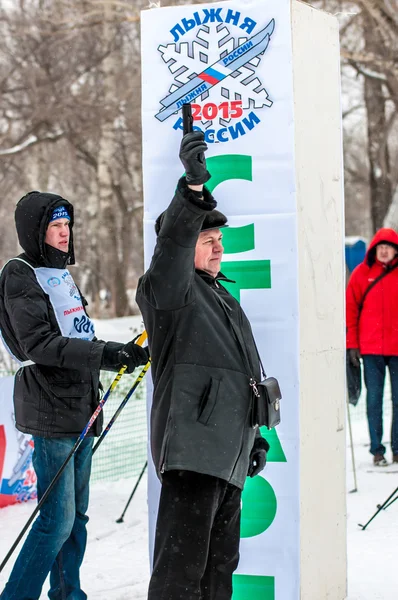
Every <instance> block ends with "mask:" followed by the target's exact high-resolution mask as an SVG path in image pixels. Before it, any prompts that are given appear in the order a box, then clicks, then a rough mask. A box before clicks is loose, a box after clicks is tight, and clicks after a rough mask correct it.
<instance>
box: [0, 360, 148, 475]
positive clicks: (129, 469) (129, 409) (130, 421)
mask: <svg viewBox="0 0 398 600" xmlns="http://www.w3.org/2000/svg"><path fill="white" fill-rule="evenodd" d="M141 369H142V367H141V368H139V369H136V370H135V372H134V373H132V374H131V375H123V377H122V378H121V380H120V381H119V383H118V385H117V386H116V389H115V390H114V392H113V393H112V394H111V395H110V396H109V398H108V400H107V402H106V403H105V406H104V409H103V411H104V427H105V426H106V425H107V424H108V422H109V421H110V419H111V418H112V417H113V415H114V413H115V412H116V410H117V408H118V407H119V405H120V403H121V402H122V400H123V399H124V397H125V396H126V394H127V392H128V391H129V390H130V388H131V387H132V385H133V384H134V382H135V379H136V377H137V376H138V375H139V373H140V371H141ZM10 375H14V372H13V371H10V370H5V369H1V370H0V377H7V376H10ZM115 375H116V373H110V372H107V371H102V372H101V382H102V385H103V387H104V390H105V391H106V390H107V389H108V388H109V386H110V384H111V383H112V381H113V379H114V377H115ZM148 376H149V375H148V374H147V375H146V376H145V378H144V379H143V381H141V383H140V385H139V386H138V388H137V389H136V390H135V392H134V394H133V395H132V396H131V398H130V399H129V401H128V402H127V404H126V406H125V407H124V409H123V410H122V412H121V413H120V415H119V417H118V418H117V420H116V422H115V423H114V424H113V426H112V428H111V429H110V430H109V432H108V433H107V435H106V436H105V438H104V440H103V441H102V443H101V445H100V446H99V448H98V450H97V451H96V453H95V454H94V458H93V468H92V475H91V481H101V480H102V481H116V480H118V479H122V478H125V477H135V476H136V475H138V474H139V473H140V471H141V469H142V467H143V466H144V463H145V461H146V458H147V418H146V381H145V379H146V377H148Z"/></svg>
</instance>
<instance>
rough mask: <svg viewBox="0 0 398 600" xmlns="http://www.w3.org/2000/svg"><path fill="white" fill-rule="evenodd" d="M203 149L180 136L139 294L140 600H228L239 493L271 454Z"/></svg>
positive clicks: (252, 351)
mask: <svg viewBox="0 0 398 600" xmlns="http://www.w3.org/2000/svg"><path fill="white" fill-rule="evenodd" d="M206 149H207V146H206V144H205V143H204V140H203V134H202V133H201V132H193V133H189V134H186V135H185V136H184V138H183V141H182V144H181V150H180V158H181V161H182V163H183V165H184V168H185V172H186V176H185V177H182V179H180V181H179V182H178V186H177V190H176V193H175V196H174V198H173V200H172V202H171V204H170V206H169V207H168V208H167V210H166V211H165V212H164V213H162V214H161V215H160V216H159V218H158V219H157V221H156V227H155V229H156V233H157V236H158V237H157V243H156V248H155V251H154V254H153V258H152V262H151V265H150V267H149V269H148V270H147V272H146V273H145V274H144V276H143V277H142V278H141V279H140V281H139V284H138V288H137V296H136V300H137V303H138V305H139V307H140V309H141V313H142V315H143V318H144V323H145V327H146V330H147V333H148V343H149V348H150V353H151V361H152V378H153V384H154V390H153V404H152V411H151V422H150V427H151V449H152V457H153V461H154V465H155V468H156V470H157V474H158V476H159V478H160V479H161V483H162V488H161V496H160V504H159V511H158V519H157V526H156V539H155V550H154V564H153V572H152V577H151V580H150V584H149V593H148V599H149V600H159V599H160V598H162V600H178V599H181V600H194V599H199V598H200V599H201V600H216V599H217V600H227V599H228V600H229V599H230V598H231V595H232V574H233V572H234V570H235V569H236V567H237V564H238V560H239V540H240V511H241V491H242V488H243V486H244V483H245V480H246V477H247V475H250V476H252V477H254V476H255V475H256V474H258V473H259V472H260V471H261V470H262V469H263V468H264V466H265V462H266V453H267V451H268V448H269V445H268V443H267V442H266V440H265V439H264V438H262V436H261V434H260V431H259V428H258V426H257V425H256V423H255V422H253V418H254V417H253V389H252V387H251V384H252V386H255V382H258V381H259V380H260V366H259V356H258V353H257V349H256V346H255V342H254V339H253V334H252V330H251V327H250V323H249V321H248V319H247V317H246V315H245V313H244V312H243V310H242V308H241V307H240V305H239V303H238V302H237V301H236V300H235V299H234V298H233V296H232V295H231V294H230V293H229V292H228V291H227V290H226V289H225V287H224V286H223V282H224V281H227V280H226V278H225V277H224V276H223V275H222V273H220V263H221V259H222V254H223V246H222V230H223V228H224V227H226V226H227V218H226V217H225V216H224V215H223V214H222V213H220V212H219V211H217V210H216V202H215V200H214V198H213V197H212V195H211V194H210V193H209V191H208V190H207V189H206V188H205V187H203V184H204V183H205V182H206V181H207V180H208V179H209V177H210V174H209V173H208V171H207V170H206V162H205V158H204V151H205V150H206ZM231 321H232V322H233V325H231ZM234 330H235V331H234Z"/></svg>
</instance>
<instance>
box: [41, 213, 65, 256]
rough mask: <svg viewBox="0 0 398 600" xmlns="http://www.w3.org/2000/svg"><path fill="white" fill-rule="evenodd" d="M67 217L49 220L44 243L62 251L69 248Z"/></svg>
mask: <svg viewBox="0 0 398 600" xmlns="http://www.w3.org/2000/svg"><path fill="white" fill-rule="evenodd" d="M69 222H70V221H69V219H57V220H56V221H51V223H49V225H48V227H47V231H46V238H45V240H44V241H45V243H46V244H48V245H49V246H52V247H53V248H56V249H57V250H62V252H68V248H69V237H70V229H69Z"/></svg>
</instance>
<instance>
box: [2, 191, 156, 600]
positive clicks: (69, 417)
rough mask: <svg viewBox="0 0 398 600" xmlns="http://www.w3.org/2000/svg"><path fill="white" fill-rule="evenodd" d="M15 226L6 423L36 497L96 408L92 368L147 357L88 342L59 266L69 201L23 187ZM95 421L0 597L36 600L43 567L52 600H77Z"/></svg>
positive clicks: (83, 317) (6, 319)
mask: <svg viewBox="0 0 398 600" xmlns="http://www.w3.org/2000/svg"><path fill="white" fill-rule="evenodd" d="M15 223H16V229H17V233H18V238H19V243H20V245H21V246H22V248H23V250H24V253H22V254H20V255H19V256H18V257H17V258H14V259H11V260H10V261H9V262H8V263H6V265H5V266H4V268H3V270H2V272H1V276H0V328H1V334H2V339H3V341H4V343H5V345H6V347H7V350H8V351H9V352H10V353H11V354H12V356H13V357H14V358H15V359H16V360H17V361H18V362H19V363H20V364H21V368H20V369H19V371H18V373H17V375H16V377H15V386H14V407H15V418H16V426H17V428H18V429H19V430H20V431H23V432H25V433H29V434H32V435H33V440H34V454H33V465H34V468H35V471H36V475H37V492H38V497H39V499H40V497H41V496H42V495H43V493H44V492H45V490H46V489H47V487H48V486H49V484H50V482H51V481H52V479H53V478H54V476H55V474H56V473H57V471H58V470H59V468H60V466H61V465H62V464H63V462H64V461H65V459H66V458H67V457H68V455H69V454H70V451H71V449H72V448H73V446H74V444H75V442H76V440H77V438H78V437H79V435H80V434H81V432H82V430H83V429H84V427H85V425H86V424H87V422H88V421H89V419H90V417H91V415H92V414H93V413H94V411H95V409H96V408H97V406H98V401H99V374H100V369H101V368H103V369H107V370H111V371H118V370H119V369H120V368H121V367H122V365H126V366H127V371H128V372H129V373H130V372H132V371H133V370H134V369H135V367H136V366H138V365H141V364H145V363H146V362H147V361H148V353H147V351H146V350H145V349H143V348H141V347H140V346H137V345H136V344H134V343H133V342H129V343H128V344H120V343H117V342H107V343H105V342H101V341H98V340H96V339H95V337H94V326H93V323H92V322H91V320H90V318H89V316H88V315H87V313H86V309H85V305H86V304H87V303H86V302H85V300H84V298H83V297H82V296H81V294H80V291H79V289H78V288H77V286H76V284H75V283H74V281H73V278H72V276H71V274H70V273H69V271H68V269H67V265H69V264H74V250H73V236H72V227H73V206H72V205H71V204H70V203H69V202H68V201H67V200H65V199H64V198H62V197H61V196H58V195H55V194H48V193H41V192H30V193H29V194H27V195H26V196H24V197H23V198H21V200H20V201H19V202H18V204H17V207H16V210H15ZM101 426H102V415H100V417H98V418H97V420H96V421H95V423H94V425H93V428H92V430H89V432H88V434H87V436H86V437H85V438H84V440H83V442H82V443H81V444H80V446H79V448H78V450H77V451H76V453H75V454H74V455H73V458H72V459H71V460H70V461H69V463H68V466H67V467H66V469H65V470H64V472H63V474H62V475H61V477H60V478H59V480H58V482H57V484H56V485H55V487H54V488H53V490H52V491H51V493H50V495H49V497H48V499H47V500H46V502H45V503H44V504H43V506H42V508H41V511H40V514H39V516H38V518H37V519H36V521H35V522H34V523H33V526H32V529H31V531H30V533H29V535H28V537H27V539H26V541H25V543H24V545H23V547H22V550H21V552H20V554H19V556H18V558H17V560H16V562H15V565H14V568H13V570H12V572H11V575H10V577H9V580H8V583H7V584H6V586H5V588H4V590H3V593H2V594H1V600H36V599H38V598H39V597H40V594H41V590H42V586H43V583H44V581H45V579H46V577H47V575H48V573H50V588H51V589H50V591H49V597H50V598H51V599H52V600H84V599H85V598H87V596H86V594H85V593H84V592H83V591H82V589H81V586H80V578H79V569H80V565H81V563H82V560H83V556H84V551H85V546H86V537H87V535H86V523H87V521H88V517H87V516H86V511H87V506H88V494H89V478H90V470H91V455H92V444H93V436H94V435H98V434H99V433H100V431H101Z"/></svg>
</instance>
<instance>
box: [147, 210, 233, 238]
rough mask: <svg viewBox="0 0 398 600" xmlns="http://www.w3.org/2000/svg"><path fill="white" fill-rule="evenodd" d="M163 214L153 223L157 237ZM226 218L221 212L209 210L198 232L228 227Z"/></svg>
mask: <svg viewBox="0 0 398 600" xmlns="http://www.w3.org/2000/svg"><path fill="white" fill-rule="evenodd" d="M164 213H165V211H164V212H162V213H161V214H160V215H159V216H158V218H157V219H156V221H155V233H156V235H159V231H160V228H161V226H162V221H163V217H164ZM227 221H228V219H227V217H226V216H225V215H223V213H222V212H220V211H219V210H216V209H215V208H214V209H213V210H210V211H209V212H208V213H207V214H206V216H205V220H204V221H203V223H202V227H201V229H200V231H208V230H209V229H221V228H222V227H228V225H227Z"/></svg>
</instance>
